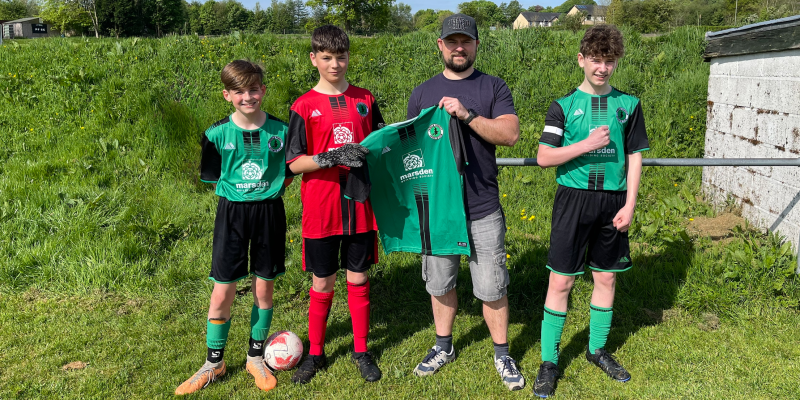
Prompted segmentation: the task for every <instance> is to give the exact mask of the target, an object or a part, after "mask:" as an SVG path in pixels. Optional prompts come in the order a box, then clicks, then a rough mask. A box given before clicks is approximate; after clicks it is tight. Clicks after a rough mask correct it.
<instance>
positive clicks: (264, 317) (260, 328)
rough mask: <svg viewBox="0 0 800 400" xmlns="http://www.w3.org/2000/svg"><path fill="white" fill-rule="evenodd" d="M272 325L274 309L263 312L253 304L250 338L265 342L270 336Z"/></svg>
mask: <svg viewBox="0 0 800 400" xmlns="http://www.w3.org/2000/svg"><path fill="white" fill-rule="evenodd" d="M270 325H272V308H269V309H266V310H262V309H260V308H258V306H256V305H255V304H253V310H252V311H251V312H250V337H251V338H252V339H253V340H257V341H260V342H263V341H264V340H266V339H267V337H268V336H269V327H270Z"/></svg>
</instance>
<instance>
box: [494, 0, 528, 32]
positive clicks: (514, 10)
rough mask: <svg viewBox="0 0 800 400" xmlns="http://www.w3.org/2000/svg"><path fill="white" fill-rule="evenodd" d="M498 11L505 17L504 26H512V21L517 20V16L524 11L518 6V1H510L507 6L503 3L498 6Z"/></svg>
mask: <svg viewBox="0 0 800 400" xmlns="http://www.w3.org/2000/svg"><path fill="white" fill-rule="evenodd" d="M500 10H501V11H502V13H503V16H504V17H505V22H504V25H506V26H508V25H511V24H513V23H514V20H515V19H517V17H519V14H520V13H521V12H523V11H525V9H524V8H522V5H520V4H519V1H517V0H511V2H509V3H508V5H506V4H505V3H503V4H500Z"/></svg>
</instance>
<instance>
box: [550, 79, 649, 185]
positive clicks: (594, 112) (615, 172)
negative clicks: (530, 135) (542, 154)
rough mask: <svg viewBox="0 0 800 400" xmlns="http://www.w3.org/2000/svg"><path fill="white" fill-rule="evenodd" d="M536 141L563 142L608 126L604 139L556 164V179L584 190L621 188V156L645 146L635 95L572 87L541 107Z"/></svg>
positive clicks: (556, 144) (624, 176)
mask: <svg viewBox="0 0 800 400" xmlns="http://www.w3.org/2000/svg"><path fill="white" fill-rule="evenodd" d="M544 125H545V126H544V133H542V138H541V139H540V140H539V143H540V144H543V145H545V146H550V147H564V146H569V145H571V144H574V143H577V142H580V141H581V140H584V139H586V138H587V137H589V133H590V132H591V131H592V130H594V129H595V128H598V127H601V126H603V125H608V128H609V132H610V133H609V135H610V143H609V144H608V145H607V146H606V147H604V148H602V149H597V150H594V151H590V152H588V153H585V154H583V155H581V156H579V157H576V158H574V159H572V160H570V161H568V162H566V163H564V164H563V165H559V166H558V170H557V171H556V182H558V184H560V185H563V186H567V187H571V188H576V189H588V190H615V191H623V190H627V172H626V165H625V155H626V154H633V153H637V152H640V151H644V150H648V149H649V147H650V143H649V141H648V139H647V132H645V128H644V115H643V114H642V106H641V102H640V101H639V99H637V98H636V97H634V96H631V95H629V94H626V93H623V92H620V91H619V90H617V89H614V88H611V93H609V94H607V95H603V96H596V95H590V94H588V93H585V92H582V91H580V90H578V89H574V90H572V91H571V92H569V94H567V95H566V96H564V97H562V98H560V99H558V100H555V101H553V103H552V104H551V105H550V108H549V109H548V110H547V116H546V117H545V122H544Z"/></svg>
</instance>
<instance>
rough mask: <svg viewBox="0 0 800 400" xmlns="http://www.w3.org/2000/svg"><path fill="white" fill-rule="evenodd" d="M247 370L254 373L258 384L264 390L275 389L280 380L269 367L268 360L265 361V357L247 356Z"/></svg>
mask: <svg viewBox="0 0 800 400" xmlns="http://www.w3.org/2000/svg"><path fill="white" fill-rule="evenodd" d="M246 368H247V372H249V373H250V375H253V378H255V379H256V386H258V388H259V389H261V390H263V391H265V392H266V391H268V390H272V389H275V385H277V384H278V380H277V379H275V376H274V375H272V372H270V370H269V368H267V362H266V361H264V357H250V356H247V367H246Z"/></svg>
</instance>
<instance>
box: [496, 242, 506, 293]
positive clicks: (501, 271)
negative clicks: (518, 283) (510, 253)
mask: <svg viewBox="0 0 800 400" xmlns="http://www.w3.org/2000/svg"><path fill="white" fill-rule="evenodd" d="M507 258H508V257H507V256H506V252H505V250H503V251H500V252H497V253H495V254H494V280H495V286H496V287H497V289H500V290H502V289H505V288H506V287H508V284H509V281H510V277H509V275H508V268H506V259H507Z"/></svg>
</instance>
